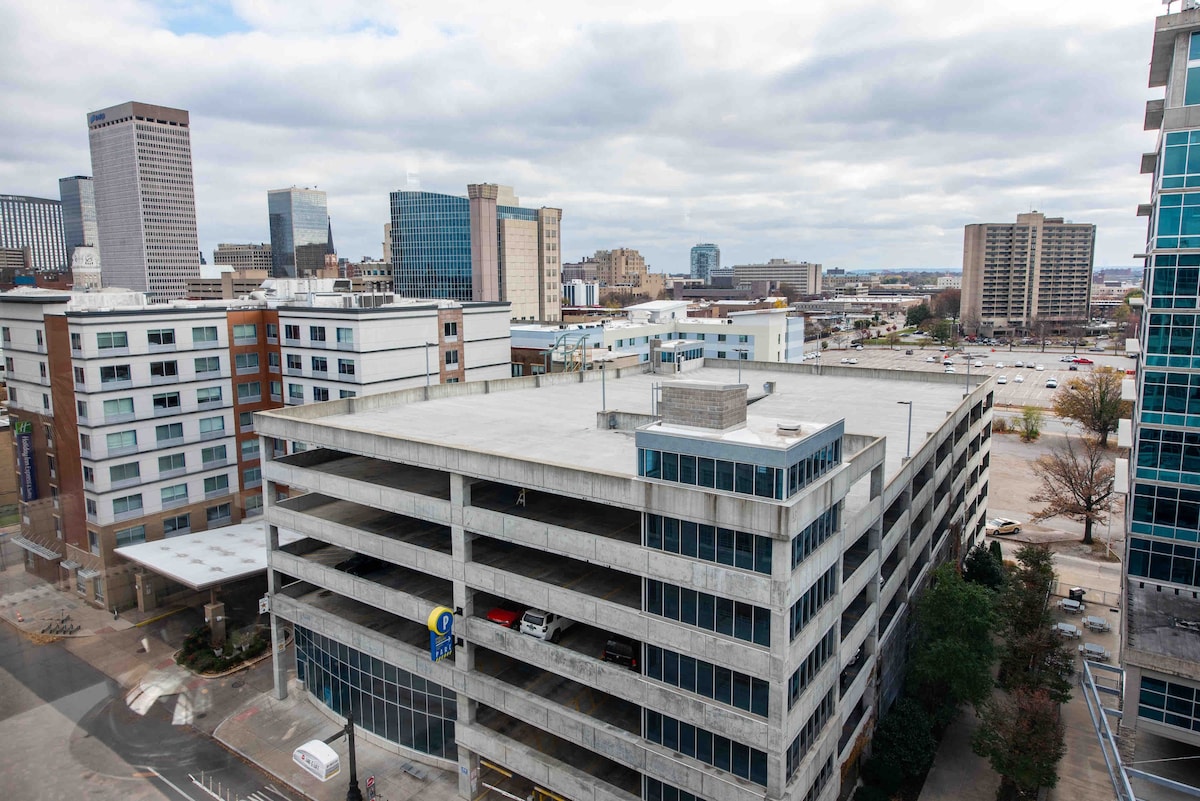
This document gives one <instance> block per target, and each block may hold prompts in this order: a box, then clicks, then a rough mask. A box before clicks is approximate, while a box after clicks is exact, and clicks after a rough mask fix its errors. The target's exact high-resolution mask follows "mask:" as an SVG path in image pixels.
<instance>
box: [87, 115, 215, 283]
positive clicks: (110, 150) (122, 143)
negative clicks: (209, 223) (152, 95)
mask: <svg viewBox="0 0 1200 801" xmlns="http://www.w3.org/2000/svg"><path fill="white" fill-rule="evenodd" d="M88 140H89V142H90V144H91V151H92V176H93V180H94V183H95V200H96V223H97V228H98V235H99V244H100V262H101V265H102V267H101V270H102V272H101V275H102V281H103V283H104V285H105V286H110V287H121V288H124V289H132V290H137V291H141V292H146V293H147V294H148V295H149V296H150V298H151V300H152V301H156V302H157V301H162V300H169V299H172V298H182V297H184V291H185V285H186V283H187V280H188V279H189V278H199V277H200V245H199V240H198V237H197V234H196V197H195V189H194V186H193V182H192V140H191V129H190V127H189V120H188V113H187V112H186V111H184V110H183V109H176V108H167V107H166V106H153V105H149V104H147V103H137V102H129V103H122V104H121V105H119V106H113V107H111V108H106V109H101V110H100V111H94V112H92V113H91V114H88Z"/></svg>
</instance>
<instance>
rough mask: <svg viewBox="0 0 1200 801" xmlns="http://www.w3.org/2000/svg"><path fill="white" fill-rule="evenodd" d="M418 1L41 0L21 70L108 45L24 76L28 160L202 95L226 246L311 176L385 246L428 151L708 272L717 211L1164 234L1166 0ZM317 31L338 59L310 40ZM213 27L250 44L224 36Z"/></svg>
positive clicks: (741, 252) (875, 225)
mask: <svg viewBox="0 0 1200 801" xmlns="http://www.w3.org/2000/svg"><path fill="white" fill-rule="evenodd" d="M301 5H302V6H303V5H304V4H301ZM389 8H390V7H389V5H388V4H387V3H373V4H361V5H351V6H348V7H344V8H343V7H339V8H338V9H337V10H336V11H335V10H331V9H327V8H322V7H320V6H319V5H314V7H313V8H311V9H310V8H308V7H307V6H304V7H303V8H295V10H294V11H293V13H289V14H286V15H275V14H273V13H272V12H270V11H269V10H268V9H267V7H266V6H262V7H260V6H258V5H254V4H249V3H238V4H229V5H225V4H220V5H217V6H214V7H209V8H205V9H203V10H200V11H191V10H180V9H179V8H178V7H177V6H175V5H173V4H163V5H159V6H156V5H154V4H149V3H140V2H136V1H134V0H131V2H126V3H117V4H111V5H109V6H106V7H105V8H104V9H102V10H99V11H98V10H97V9H95V8H92V7H90V6H88V5H86V4H80V5H79V6H78V8H77V9H76V10H75V11H73V12H64V13H68V15H69V16H70V17H71V18H72V20H73V23H74V24H72V25H70V26H63V25H61V18H62V14H61V13H57V12H51V11H46V10H42V9H37V8H17V9H13V10H11V11H9V12H8V17H9V19H10V20H11V22H12V23H13V27H14V30H16V31H17V32H18V34H19V35H18V36H17V37H15V41H16V44H15V46H14V48H12V49H11V50H9V51H7V52H6V53H5V54H4V55H3V56H0V58H2V59H4V60H5V63H6V64H8V65H9V66H10V68H11V69H10V70H8V71H7V72H6V74H10V75H15V74H21V72H22V71H21V70H19V69H18V68H17V66H16V65H17V64H19V63H35V62H37V61H38V55H37V52H38V51H34V50H32V49H30V48H32V47H34V44H33V43H35V42H37V43H41V45H39V46H38V47H39V51H40V52H45V50H44V49H42V47H43V46H44V47H50V48H54V49H58V50H62V51H69V50H82V51H86V52H88V53H89V59H90V61H91V62H92V63H95V64H97V65H100V66H99V67H98V68H97V69H95V70H89V71H87V72H85V73H82V74H77V73H76V72H72V73H71V76H70V78H69V79H68V77H67V75H66V73H65V69H67V68H68V66H67V65H66V64H65V63H64V64H52V65H47V68H46V69H45V70H37V71H25V73H26V74H27V75H28V78H27V81H26V82H25V83H22V84H21V85H17V84H16V83H15V82H5V83H4V84H0V89H2V90H3V91H4V93H5V94H4V96H5V99H6V100H7V101H8V102H9V106H10V107H13V108H18V107H36V109H37V111H38V113H37V114H36V115H30V116H28V117H23V118H22V119H21V120H20V121H19V122H18V121H17V120H16V119H11V118H10V119H8V120H5V121H3V122H0V134H2V138H3V140H4V141H5V144H4V145H3V146H2V147H0V170H2V171H3V174H4V185H3V187H0V189H2V191H4V192H6V193H11V194H25V195H34V196H40V197H54V196H55V192H54V188H55V187H54V182H55V181H57V180H58V178H60V177H62V176H64V175H75V174H83V173H86V172H88V161H87V139H86V130H85V129H84V127H83V126H82V125H81V123H80V119H81V116H82V115H83V114H85V113H86V112H87V111H89V110H92V109H95V108H103V107H106V106H108V105H111V104H113V103H117V102H121V101H123V100H125V99H127V98H130V97H137V98H141V99H144V100H146V101H149V102H155V103H163V104H166V105H170V106H173V107H177V108H186V109H188V110H189V111H190V112H191V115H192V120H193V127H194V128H195V135H194V137H193V148H194V161H195V176H196V193H197V211H198V221H199V235H200V246H201V249H202V250H203V251H205V252H211V251H212V249H213V247H214V246H215V245H216V244H217V243H218V242H237V241H265V240H266V239H267V237H268V232H267V231H266V227H265V223H264V221H263V220H262V219H261V217H262V214H261V197H262V193H263V192H265V191H267V190H269V189H271V188H274V187H277V186H287V185H291V184H293V183H295V184H298V185H310V186H317V187H319V188H320V189H322V190H324V191H327V192H328V194H329V195H330V197H331V201H332V202H333V203H334V204H335V205H336V207H337V209H338V213H337V217H338V220H337V222H338V250H339V255H343V256H346V257H348V258H350V259H352V260H356V261H357V260H358V259H359V258H361V257H363V256H372V257H378V256H379V255H380V254H379V253H378V250H379V233H378V231H379V229H380V227H381V226H382V225H383V223H385V222H386V221H387V218H388V193H389V192H392V191H396V190H400V189H404V188H407V187H408V185H409V183H408V177H409V175H410V174H411V175H414V176H419V179H420V187H421V188H422V189H424V190H427V191H434V192H447V193H455V192H458V191H461V187H462V186H464V185H465V184H467V183H471V182H477V181H483V180H493V181H497V182H501V183H505V184H509V185H518V186H520V187H522V193H523V197H524V198H525V199H526V202H528V203H529V204H530V205H531V206H534V207H537V206H541V205H553V206H556V207H561V208H563V209H564V212H565V213H566V214H567V215H568V216H569V217H570V219H571V220H572V225H571V230H570V232H569V236H568V237H567V238H566V239H564V242H563V254H564V258H567V259H572V258H577V257H578V256H579V255H582V254H587V253H591V252H594V251H595V250H597V249H610V248H615V247H634V248H637V249H638V250H639V251H640V252H642V253H643V254H644V255H645V256H646V259H647V262H648V263H649V265H650V267H651V269H652V270H654V271H669V272H677V273H678V272H685V271H686V270H687V267H688V253H689V250H690V248H691V246H692V245H694V244H695V243H696V242H710V241H711V242H717V243H720V246H721V248H722V251H723V256H724V259H725V260H726V261H727V262H729V263H736V262H756V261H765V260H767V259H769V258H776V257H784V258H791V259H796V260H808V261H813V262H820V263H823V264H825V265H828V266H830V267H844V268H847V269H872V268H885V267H896V268H914V267H935V268H950V269H952V268H957V267H959V266H960V264H961V230H962V226H963V225H965V224H968V223H972V222H982V221H986V220H994V219H1011V218H1013V216H1014V215H1015V214H1016V213H1018V212H1025V211H1029V210H1030V209H1037V210H1039V211H1042V212H1044V213H1045V214H1047V215H1053V216H1062V217H1065V218H1067V219H1069V220H1081V219H1086V220H1089V221H1091V222H1095V223H1096V224H1097V226H1098V238H1097V256H1096V263H1097V264H1098V265H1105V264H1113V265H1121V264H1129V263H1132V259H1131V258H1130V256H1131V255H1132V254H1133V253H1135V252H1140V251H1141V249H1142V247H1143V245H1144V228H1143V227H1142V226H1141V224H1140V221H1138V220H1136V218H1132V217H1131V215H1130V214H1129V209H1130V208H1133V207H1135V206H1136V204H1137V203H1138V202H1139V201H1140V200H1142V199H1143V198H1144V195H1145V188H1146V185H1147V179H1146V178H1145V177H1142V176H1138V175H1137V173H1136V171H1134V172H1133V173H1131V172H1130V170H1129V165H1130V164H1136V163H1138V159H1139V158H1140V154H1141V153H1142V152H1143V151H1146V150H1149V149H1151V148H1152V146H1153V142H1152V137H1151V135H1150V134H1148V133H1145V132H1143V131H1142V130H1141V125H1140V123H1136V122H1135V123H1131V122H1130V120H1135V121H1136V120H1137V119H1138V116H1137V114H1138V111H1137V110H1138V109H1139V107H1140V106H1141V104H1142V102H1143V101H1144V95H1145V91H1144V87H1143V84H1144V80H1143V78H1144V73H1145V64H1144V59H1142V58H1139V57H1138V56H1137V54H1138V53H1139V52H1140V51H1139V49H1138V44H1139V43H1140V42H1144V40H1145V37H1146V36H1147V35H1148V33H1149V32H1150V31H1151V30H1152V27H1153V18H1154V15H1155V14H1156V13H1157V12H1158V11H1159V10H1160V9H1161V7H1160V6H1159V5H1158V4H1149V3H1147V4H1121V3H1101V4H1100V5H1099V6H1098V7H1097V6H1095V5H1093V6H1090V7H1089V13H1088V14H1087V15H1080V14H1079V12H1078V11H1077V10H1073V9H1070V8H1047V7H1045V6H1044V5H1042V4H1038V5H1034V4H1033V3H1025V2H1019V3H1014V4H1009V5H1006V6H1004V7H1003V8H980V9H976V8H971V9H970V10H969V12H968V11H967V10H965V9H964V8H963V7H961V6H959V5H956V6H951V5H950V4H927V5H923V6H922V9H923V10H922V11H920V12H919V13H918V12H917V11H915V10H912V9H907V8H902V7H896V8H880V7H875V6H868V5H866V4H851V5H849V6H845V5H843V6H839V7H838V8H836V9H788V10H787V12H786V13H778V12H772V11H770V10H764V11H762V13H757V14H755V13H752V14H744V15H741V16H740V17H739V18H738V19H736V20H729V19H727V18H725V17H724V16H722V12H721V9H720V7H712V8H711V9H707V8H705V7H704V6H700V7H696V8H693V7H692V6H689V7H688V10H687V12H686V14H687V17H686V19H685V18H684V17H683V14H684V13H685V12H684V11H682V10H681V9H679V8H675V7H672V6H669V5H668V6H664V7H662V8H661V9H659V8H656V9H643V8H638V7H628V8H627V7H624V6H622V5H621V4H619V3H618V4H613V5H611V6H608V5H606V6H605V7H604V8H590V7H587V8H581V7H575V6H572V5H571V4H567V5H566V6H564V7H563V8H562V9H560V10H557V11H556V15H557V16H556V23H558V22H560V23H561V25H562V30H561V31H559V30H556V29H550V28H548V27H545V26H542V27H539V26H536V25H534V26H529V25H527V22H528V21H527V20H526V21H517V20H511V19H505V18H504V15H503V14H502V13H501V12H500V10H499V9H490V8H489V9H482V10H476V11H473V12H472V13H471V14H466V13H461V12H457V11H455V10H453V9H449V10H446V9H443V10H440V11H439V10H436V9H419V10H415V11H413V10H409V11H408V12H406V13H405V16H404V17H403V19H404V23H403V25H400V23H399V22H398V21H397V20H398V19H400V17H399V14H398V12H394V11H391V10H389ZM235 9H236V12H235ZM868 25H869V26H871V27H873V28H876V29H879V28H886V29H887V30H888V42H887V43H886V46H883V45H881V44H880V43H879V42H877V41H874V40H871V39H869V38H867V37H863V36H861V35H857V32H859V31H862V30H865V29H866V28H867V26H868ZM100 31H105V32H106V33H104V34H101V33H100ZM485 31H492V32H493V33H492V34H491V35H488V36H485V35H484V32H485ZM560 34H561V35H560ZM514 40H517V41H520V42H521V43H522V44H523V45H526V46H523V47H522V50H523V51H524V53H525V54H524V55H523V56H522V57H521V58H520V59H512V58H511V52H512V51H511V44H512V42H513V41H514ZM318 41H319V42H320V46H319V47H316V46H313V45H315V43H316V42H318ZM297 47H298V48H302V49H304V51H305V52H308V53H313V54H315V55H314V57H315V58H316V59H317V61H316V62H313V63H309V62H308V61H304V62H303V63H301V61H297V60H296V59H292V58H289V57H288V53H290V52H292V50H293V49H294V48H297ZM613 47H619V48H620V50H621V52H622V58H621V59H612V58H611V54H612V49H613ZM214 48H218V49H219V51H220V52H222V54H223V57H222V58H221V59H219V60H214V59H210V58H206V57H204V55H203V54H204V53H208V52H212V51H213V49H214ZM349 53H356V54H358V55H356V56H354V57H353V58H350V57H348V56H347V54H349ZM629 65H633V67H630V66H629ZM151 66H153V67H154V68H153V69H150V67H151ZM334 76H337V77H336V79H335V78H334ZM535 76H545V77H546V80H545V81H544V82H543V86H542V90H541V91H540V92H538V93H533V94H532V95H531V94H530V93H528V91H527V89H528V85H529V81H530V79H531V78H533V77H535ZM905 76H908V77H907V78H906V77H905ZM300 87H304V90H303V91H301V89H300ZM314 98H316V99H319V100H320V103H319V104H318V105H317V106H316V107H319V108H320V111H319V112H317V113H314V112H313V108H314V103H313V101H314ZM700 119H703V120H705V124H704V125H699V124H697V121H698V120H700ZM518 120H519V126H520V128H519V129H518V128H517V127H516V126H517V125H518V122H517V121H518Z"/></svg>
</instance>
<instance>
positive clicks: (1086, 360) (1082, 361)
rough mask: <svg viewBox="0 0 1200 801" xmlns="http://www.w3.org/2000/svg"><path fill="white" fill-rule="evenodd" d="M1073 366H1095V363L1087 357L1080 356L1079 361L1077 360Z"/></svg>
mask: <svg viewBox="0 0 1200 801" xmlns="http://www.w3.org/2000/svg"><path fill="white" fill-rule="evenodd" d="M1073 364H1095V362H1094V361H1092V360H1091V359H1089V358H1087V357H1086V356H1080V357H1079V358H1078V359H1075V361H1074V362H1073Z"/></svg>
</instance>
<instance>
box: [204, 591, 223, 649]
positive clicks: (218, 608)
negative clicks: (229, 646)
mask: <svg viewBox="0 0 1200 801" xmlns="http://www.w3.org/2000/svg"><path fill="white" fill-rule="evenodd" d="M204 622H205V623H207V624H208V627H209V629H211V631H212V636H211V637H210V638H209V642H210V643H212V647H213V648H220V647H222V646H223V645H225V604H223V603H217V602H214V603H210V604H205V605H204Z"/></svg>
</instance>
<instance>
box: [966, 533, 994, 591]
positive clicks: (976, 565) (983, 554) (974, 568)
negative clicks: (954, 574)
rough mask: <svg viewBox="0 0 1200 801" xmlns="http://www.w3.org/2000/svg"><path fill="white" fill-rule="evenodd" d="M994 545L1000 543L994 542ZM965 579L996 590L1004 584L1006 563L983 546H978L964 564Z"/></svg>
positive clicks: (972, 550)
mask: <svg viewBox="0 0 1200 801" xmlns="http://www.w3.org/2000/svg"><path fill="white" fill-rule="evenodd" d="M992 544H993V545H999V544H1000V543H998V542H996V541H995V540H992ZM963 579H964V580H965V581H968V582H970V583H972V584H982V585H983V586H985V587H987V588H988V589H992V590H996V589H999V588H1000V587H1001V586H1003V584H1004V563H1003V561H1002V560H1000V559H997V558H996V557H995V556H994V555H993V554H992V552H991V551H990V550H989V549H987V548H985V547H984V546H982V545H976V546H975V547H974V548H972V549H971V552H970V553H968V554H967V558H966V560H965V561H964V562H963Z"/></svg>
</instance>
